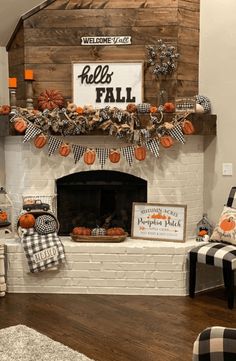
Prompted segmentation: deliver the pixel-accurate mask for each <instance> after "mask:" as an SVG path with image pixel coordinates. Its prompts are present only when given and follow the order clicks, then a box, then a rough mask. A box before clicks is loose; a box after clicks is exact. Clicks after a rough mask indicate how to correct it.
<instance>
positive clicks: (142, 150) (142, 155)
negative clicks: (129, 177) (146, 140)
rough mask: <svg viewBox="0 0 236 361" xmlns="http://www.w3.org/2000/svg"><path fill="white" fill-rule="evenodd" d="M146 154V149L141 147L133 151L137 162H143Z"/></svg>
mask: <svg viewBox="0 0 236 361" xmlns="http://www.w3.org/2000/svg"><path fill="white" fill-rule="evenodd" d="M146 154H147V152H146V149H145V148H144V147H143V146H141V145H140V146H138V147H136V148H135V149H134V156H135V158H136V159H137V160H139V161H142V160H144V159H145V158H146Z"/></svg>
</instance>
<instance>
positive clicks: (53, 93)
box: [38, 90, 65, 110]
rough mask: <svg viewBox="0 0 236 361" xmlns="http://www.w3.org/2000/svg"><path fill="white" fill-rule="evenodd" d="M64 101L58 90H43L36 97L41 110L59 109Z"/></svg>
mask: <svg viewBox="0 0 236 361" xmlns="http://www.w3.org/2000/svg"><path fill="white" fill-rule="evenodd" d="M64 101H65V100H64V97H63V95H62V94H61V93H60V92H59V91H58V90H44V91H43V92H42V93H41V94H40V95H39V97H38V106H39V108H40V109H42V110H45V109H49V110H53V109H55V108H61V107H62V106H63V105H64Z"/></svg>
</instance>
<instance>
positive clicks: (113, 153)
mask: <svg viewBox="0 0 236 361" xmlns="http://www.w3.org/2000/svg"><path fill="white" fill-rule="evenodd" d="M109 159H110V161H111V163H119V161H120V152H119V151H118V150H116V149H111V150H110V152H109Z"/></svg>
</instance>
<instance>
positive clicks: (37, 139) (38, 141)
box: [34, 133, 47, 149]
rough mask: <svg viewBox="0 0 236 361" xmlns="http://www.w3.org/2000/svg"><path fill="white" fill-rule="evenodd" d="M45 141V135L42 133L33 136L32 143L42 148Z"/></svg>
mask: <svg viewBox="0 0 236 361" xmlns="http://www.w3.org/2000/svg"><path fill="white" fill-rule="evenodd" d="M46 143H47V136H46V135H45V134H43V133H41V134H39V135H37V136H36V137H35V138H34V145H35V147H36V148H39V149H40V148H43V147H44V146H45V144H46Z"/></svg>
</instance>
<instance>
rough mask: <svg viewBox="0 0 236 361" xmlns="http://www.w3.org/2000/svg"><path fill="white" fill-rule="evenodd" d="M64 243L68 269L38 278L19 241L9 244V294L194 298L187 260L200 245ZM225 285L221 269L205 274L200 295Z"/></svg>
mask: <svg viewBox="0 0 236 361" xmlns="http://www.w3.org/2000/svg"><path fill="white" fill-rule="evenodd" d="M63 243H64V246H65V251H66V257H67V262H66V264H65V265H63V266H62V267H61V268H60V270H58V271H44V272H42V273H40V274H32V273H29V271H28V265H27V262H26V258H25V255H24V253H23V251H22V246H21V244H20V243H19V241H15V240H8V241H6V258H7V262H6V266H7V267H6V268H7V270H6V273H7V291H8V292H24V293H25V292H26V293H37V292H39V293H76V294H81V293H88V294H121V295H125V294H127V295H180V296H184V295H186V294H187V293H188V271H187V270H188V261H187V254H188V251H189V249H191V248H192V247H193V246H195V245H198V243H197V242H195V241H188V242H186V243H173V242H157V241H146V240H134V239H130V238H128V239H127V240H126V241H124V242H121V243H76V242H73V241H71V240H70V239H69V238H63ZM206 270H207V275H208V276H209V282H208V281H207V280H206ZM207 282H208V283H207ZM220 283H221V276H220V272H216V270H215V267H214V269H212V268H210V267H208V268H206V267H205V268H202V269H200V273H198V285H197V286H198V289H200V288H201V289H202V288H210V287H213V286H215V285H216V284H220Z"/></svg>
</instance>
